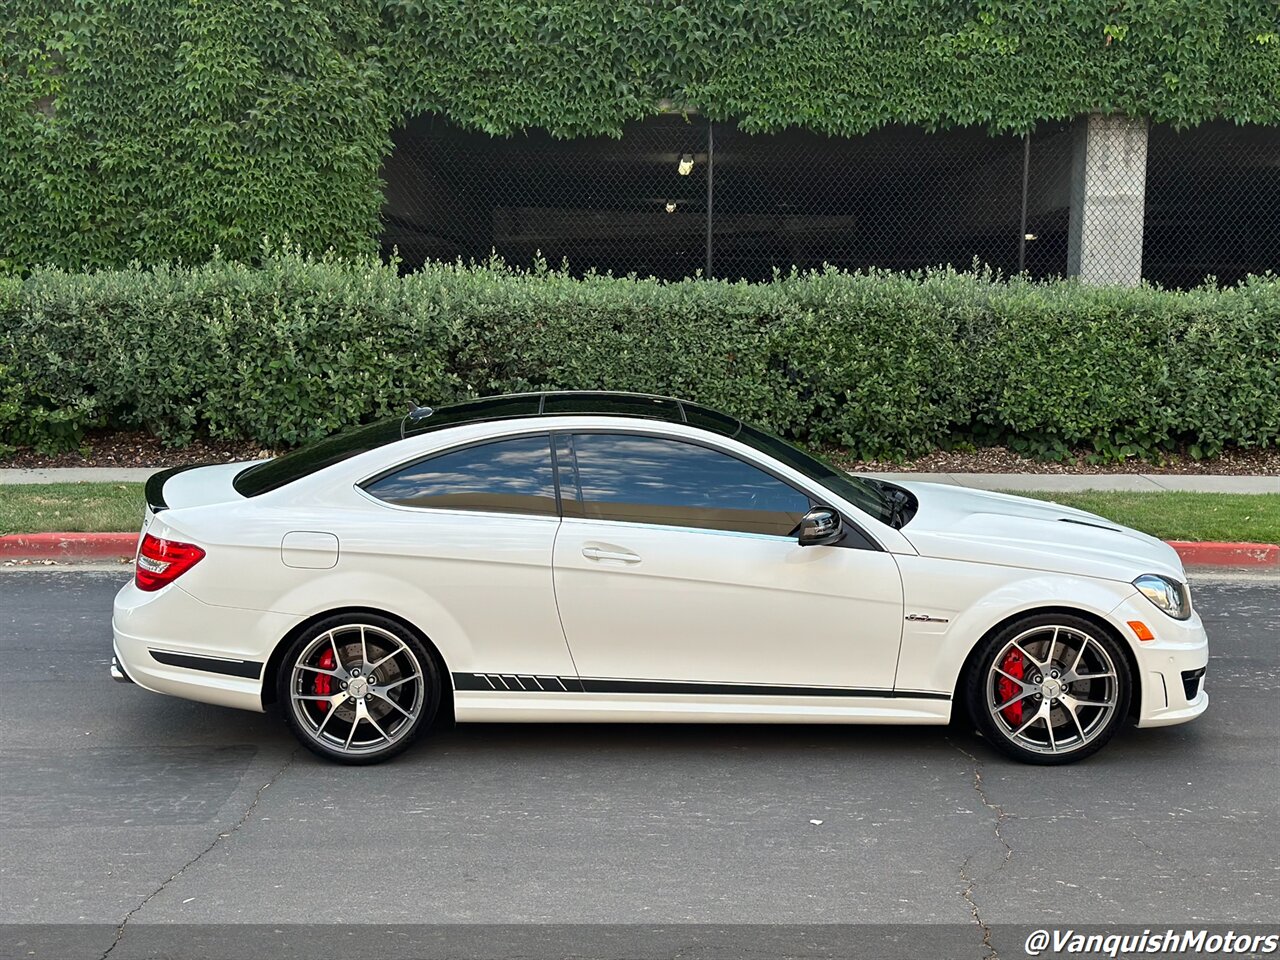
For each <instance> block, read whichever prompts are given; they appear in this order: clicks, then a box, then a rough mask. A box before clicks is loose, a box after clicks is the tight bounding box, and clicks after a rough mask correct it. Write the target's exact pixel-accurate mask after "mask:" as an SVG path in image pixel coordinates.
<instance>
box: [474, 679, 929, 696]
mask: <svg viewBox="0 0 1280 960" xmlns="http://www.w3.org/2000/svg"><path fill="white" fill-rule="evenodd" d="M502 677H506V678H507V680H506V681H505V682H503V681H502ZM494 679H496V680H498V681H499V683H500V684H501V685H496V686H495V684H494V683H493V682H492V680H494ZM518 679H519V681H523V682H522V683H518V682H517V677H516V675H513V674H510V673H508V674H501V675H500V674H494V673H490V674H484V673H455V674H454V675H453V687H454V689H455V690H484V691H491V690H494V689H497V690H499V691H504V690H514V691H516V692H517V693H518V692H520V690H521V689H522V688H523V689H524V690H526V691H528V692H530V693H537V692H539V687H541V692H543V693H579V692H581V693H644V694H655V695H659V696H661V695H663V694H692V695H701V696H708V695H709V696H729V697H732V696H750V697H855V698H856V697H861V698H864V699H866V698H869V697H872V698H890V699H909V700H950V699H951V695H950V694H949V693H937V692H931V691H922V690H876V689H873V688H859V687H801V686H785V685H781V684H763V683H700V682H696V681H687V680H620V679H616V678H606V677H583V678H581V679H578V678H577V677H549V676H545V675H542V674H539V675H538V676H536V677H534V676H530V675H529V674H520V675H519V677H518Z"/></svg>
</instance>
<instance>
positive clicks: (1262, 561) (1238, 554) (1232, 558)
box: [1169, 540, 1280, 567]
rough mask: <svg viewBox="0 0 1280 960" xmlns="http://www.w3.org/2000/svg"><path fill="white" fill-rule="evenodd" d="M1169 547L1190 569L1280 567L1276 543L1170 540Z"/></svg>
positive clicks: (1278, 550) (1279, 553)
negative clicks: (1175, 551)
mask: <svg viewBox="0 0 1280 960" xmlns="http://www.w3.org/2000/svg"><path fill="white" fill-rule="evenodd" d="M1169 546H1171V547H1173V549H1175V550H1177V551H1178V556H1180V557H1181V558H1182V562H1183V563H1184V564H1186V565H1187V566H1188V567H1275V566H1280V545H1277V544H1274V543H1197V542H1194V541H1187V540H1170V541H1169Z"/></svg>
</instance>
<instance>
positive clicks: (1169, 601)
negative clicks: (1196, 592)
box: [1133, 573, 1191, 620]
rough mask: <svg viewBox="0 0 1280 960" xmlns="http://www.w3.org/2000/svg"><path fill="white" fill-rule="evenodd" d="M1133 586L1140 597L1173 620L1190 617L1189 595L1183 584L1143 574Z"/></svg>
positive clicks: (1166, 578) (1151, 574)
mask: <svg viewBox="0 0 1280 960" xmlns="http://www.w3.org/2000/svg"><path fill="white" fill-rule="evenodd" d="M1133 585H1134V586H1135V587H1137V588H1138V589H1139V590H1141V591H1142V595H1143V596H1144V597H1146V598H1147V599H1148V600H1150V601H1151V602H1152V603H1154V604H1155V605H1156V606H1157V607H1159V608H1160V609H1161V610H1163V611H1164V612H1165V613H1167V614H1168V615H1169V616H1171V617H1173V619H1175V620H1186V619H1187V618H1188V617H1189V616H1191V594H1190V593H1189V592H1188V591H1187V588H1186V586H1185V585H1184V584H1181V583H1179V582H1178V581H1177V580H1170V579H1169V578H1168V577H1161V576H1159V575H1157V574H1154V573H1144V574H1143V575H1142V576H1140V577H1139V578H1138V579H1137V580H1135V581H1133Z"/></svg>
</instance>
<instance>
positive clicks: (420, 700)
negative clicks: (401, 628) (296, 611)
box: [289, 623, 426, 756]
mask: <svg viewBox="0 0 1280 960" xmlns="http://www.w3.org/2000/svg"><path fill="white" fill-rule="evenodd" d="M289 697H290V708H291V709H292V710H293V715H294V717H295V718H296V720H297V721H298V729H300V730H302V731H304V732H305V733H306V734H307V735H308V736H309V737H310V738H311V739H312V740H314V741H315V742H316V743H318V744H320V745H321V746H323V747H324V748H325V749H327V750H329V751H334V752H338V753H344V754H347V755H349V756H367V755H369V754H373V753H380V752H382V751H383V750H386V749H387V748H388V747H390V746H391V745H392V744H394V743H396V742H398V741H399V740H400V739H401V738H403V737H404V736H405V735H406V734H408V733H409V731H410V730H412V729H413V727H414V724H415V722H416V721H417V719H418V718H419V717H420V716H421V714H422V709H423V706H424V705H425V703H426V682H425V679H424V676H423V672H422V664H421V663H419V662H418V657H417V656H416V655H415V654H414V652H413V650H412V649H411V648H410V647H409V645H408V644H406V643H405V642H404V641H403V640H401V639H400V638H399V637H397V636H396V635H395V634H394V633H391V632H389V631H387V630H384V629H382V628H381V627H375V626H373V625H372V624H363V623H351V624H343V625H342V626H340V627H334V628H333V629H332V630H328V631H326V632H324V633H322V634H320V635H319V636H318V637H316V638H315V639H314V640H313V641H311V643H309V644H308V645H307V647H306V649H305V650H303V651H302V654H301V656H299V657H298V659H297V660H296V661H295V662H294V665H293V673H292V675H291V676H290V678H289Z"/></svg>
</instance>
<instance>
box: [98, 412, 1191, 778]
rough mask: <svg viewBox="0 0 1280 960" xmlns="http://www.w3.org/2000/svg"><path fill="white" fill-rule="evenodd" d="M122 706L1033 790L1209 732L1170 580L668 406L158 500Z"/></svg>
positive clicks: (384, 430) (368, 455)
mask: <svg viewBox="0 0 1280 960" xmlns="http://www.w3.org/2000/svg"><path fill="white" fill-rule="evenodd" d="M146 493H147V510H146V516H145V520H144V525H143V529H142V535H141V537H140V539H139V543H138V552H137V562H136V571H135V577H134V580H133V582H131V583H129V584H128V585H126V586H125V587H124V588H123V589H121V591H120V593H119V595H118V596H117V597H116V600H115V610H114V615H113V617H112V628H113V633H114V638H115V649H114V653H115V657H114V659H113V661H112V668H111V669H112V674H113V676H115V677H116V679H118V680H121V681H125V682H132V683H136V684H137V685H139V686H141V687H144V688H146V689H148V690H152V691H155V692H157V693H167V694H173V695H175V696H180V697H188V698H190V699H193V700H201V701H205V702H207V703H214V704H221V705H224V706H228V707H239V708H243V709H247V710H258V711H261V710H264V709H266V708H267V707H268V706H269V705H270V704H272V703H277V704H278V705H279V708H280V710H281V712H282V713H283V714H284V717H285V719H286V721H287V723H288V724H289V726H290V727H291V728H292V729H293V730H294V732H295V733H296V734H297V736H298V738H299V739H300V740H301V741H302V743H304V744H305V745H306V746H307V747H309V748H310V749H311V750H313V751H315V752H316V753H318V754H320V755H321V756H323V757H327V758H330V759H333V760H337V761H341V762H344V763H371V762H375V761H379V760H384V759H386V758H388V757H391V756H393V755H395V754H397V753H399V752H400V751H402V750H404V749H405V748H406V747H408V746H409V745H410V743H412V742H413V741H414V740H416V739H417V738H418V737H419V736H420V735H421V734H423V733H424V732H425V731H427V730H428V729H429V728H431V727H432V725H433V724H434V723H437V722H442V721H444V720H446V719H448V718H450V717H451V718H453V719H455V720H457V721H533V720H538V721H556V722H564V721H585V722H591V723H600V722H611V721H616V722H627V723H630V722H643V721H662V722H681V723H686V722H714V723H760V722H786V723H912V724H946V723H948V722H949V721H950V720H951V719H952V715H953V713H955V714H957V715H958V716H962V717H967V718H968V719H969V721H970V722H971V723H973V724H974V725H976V727H977V729H978V731H979V732H980V733H981V734H982V735H983V736H984V737H985V738H986V739H987V740H989V741H990V742H991V743H992V744H993V745H994V746H996V747H998V748H999V749H1001V750H1003V751H1004V752H1005V753H1007V754H1009V755H1010V756H1012V757H1014V758H1016V759H1018V760H1023V761H1026V762H1029V763H1041V764H1053V763H1065V762H1069V761H1073V760H1079V759H1081V758H1082V757H1086V756H1088V755H1089V754H1091V753H1093V752H1094V751H1096V750H1098V749H1099V748H1100V747H1102V746H1103V744H1105V743H1106V742H1107V741H1108V740H1109V739H1110V738H1111V736H1112V735H1113V734H1114V733H1115V732H1116V730H1117V729H1118V728H1119V727H1120V726H1121V724H1124V723H1125V722H1127V721H1128V720H1130V719H1133V720H1136V722H1137V725H1138V726H1139V727H1156V726H1163V725H1167V724H1175V723H1182V722H1184V721H1187V720H1190V719H1192V718H1194V717H1196V716H1198V715H1199V714H1201V713H1202V712H1203V711H1204V710H1205V708H1206V707H1207V706H1208V703H1209V698H1208V695H1207V694H1206V693H1205V691H1204V674H1205V666H1206V663H1207V662H1208V653H1209V650H1208V640H1207V638H1206V636H1205V632H1204V628H1203V626H1202V625H1201V622H1200V618H1199V617H1198V616H1197V614H1196V612H1195V610H1194V609H1193V608H1192V605H1191V597H1190V594H1189V592H1188V589H1187V582H1186V575H1185V573H1184V572H1183V569H1182V564H1181V563H1180V561H1179V559H1178V556H1177V554H1176V553H1175V552H1174V551H1173V549H1172V548H1170V547H1169V546H1167V545H1166V544H1164V543H1162V542H1161V541H1159V540H1155V539H1153V538H1151V537H1148V536H1146V535H1144V534H1141V533H1138V532H1137V531H1134V530H1130V529H1126V528H1124V527H1120V526H1117V525H1116V524H1114V523H1110V522H1109V521H1107V520H1104V519H1103V518H1101V517H1098V516H1095V515H1093V514H1089V513H1084V512H1081V511H1079V510H1071V509H1067V508H1065V507H1061V506H1057V505H1055V504H1052V503H1043V502H1039V501H1035V500H1026V499H1022V498H1020V497H1011V496H1003V495H1000V494H993V493H979V492H975V491H972V490H966V489H960V488H956V487H951V486H943V485H938V484H930V483H890V482H887V481H884V480H879V479H874V478H872V477H855V476H850V475H848V474H846V473H844V472H842V471H841V470H839V469H836V468H834V467H832V466H829V465H828V464H826V463H824V462H822V461H821V460H818V459H815V458H814V457H812V456H810V455H809V454H808V453H805V452H803V451H801V450H799V449H797V448H796V447H794V446H792V445H791V444H789V443H787V442H785V441H783V440H780V439H778V438H777V437H774V436H771V435H770V434H768V433H765V432H763V431H761V430H758V429H756V428H754V427H752V426H749V425H747V424H745V423H742V422H741V421H739V420H737V419H736V418H734V417H730V416H726V415H724V414H722V413H718V412H716V411H714V410H710V409H707V408H706V407H702V406H697V405H695V404H692V403H687V402H683V401H680V400H675V399H671V398H667V397H655V396H646V395H638V394H619V393H598V392H547V393H533V394H521V395H515V396H504V397H493V398H489V399H484V400H478V401H475V402H471V403H464V404H458V405H454V406H448V407H442V408H440V409H437V410H432V409H430V408H428V407H415V408H414V409H413V410H412V412H410V413H409V414H408V415H407V416H405V417H404V418H403V419H393V420H387V421H382V422H378V423H373V424H370V425H368V426H362V427H357V428H354V429H351V430H348V431H345V432H343V433H339V434H336V435H334V436H332V437H330V438H328V439H326V440H323V441H320V442H319V443H316V444H314V445H312V446H308V447H305V448H303V449H301V450H298V451H295V452H293V453H289V454H286V455H284V456H281V457H278V458H276V459H273V460H266V461H260V462H256V463H228V464H222V465H218V466H202V467H195V468H191V467H184V468H180V469H176V470H167V471H164V472H162V473H158V474H156V475H155V476H153V477H152V478H151V479H150V481H148V483H147V487H146Z"/></svg>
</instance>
